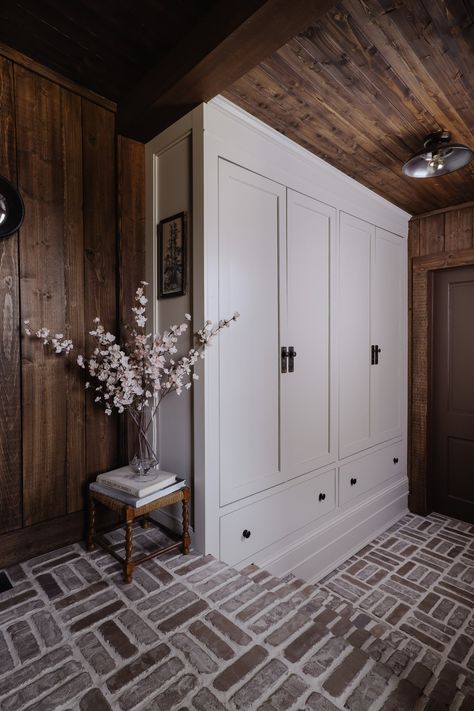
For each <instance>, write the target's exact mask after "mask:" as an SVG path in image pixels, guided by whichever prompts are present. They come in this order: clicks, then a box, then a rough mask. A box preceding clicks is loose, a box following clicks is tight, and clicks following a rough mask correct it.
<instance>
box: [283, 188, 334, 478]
mask: <svg viewBox="0 0 474 711" xmlns="http://www.w3.org/2000/svg"><path fill="white" fill-rule="evenodd" d="M287 210H288V216H287V279H286V283H287V301H286V308H287V312H286V317H287V318H286V319H285V318H282V344H283V345H286V346H287V347H289V346H293V347H294V349H295V350H296V353H297V355H296V358H295V359H294V372H288V373H286V374H282V377H281V389H282V410H281V422H282V432H283V439H282V445H283V452H282V455H283V470H284V473H285V474H286V476H287V477H293V476H297V475H299V474H303V473H306V472H310V471H313V470H314V469H317V468H318V467H321V466H324V465H325V464H328V463H330V462H332V461H334V460H335V456H336V454H335V448H336V446H337V445H336V442H335V441H334V440H335V422H334V415H335V403H336V397H335V396H336V393H335V380H334V377H333V372H334V368H333V360H332V359H331V350H333V345H334V343H333V340H334V339H333V338H332V334H331V329H332V323H333V321H334V319H333V303H334V299H331V291H332V290H333V279H332V278H331V275H332V274H333V272H334V270H333V268H332V267H333V262H334V256H335V254H334V242H335V239H334V237H335V212H336V211H335V210H334V209H333V208H331V207H328V206H327V205H325V204H323V203H320V202H318V201H317V200H314V199H312V198H309V197H307V196H305V195H301V194H300V193H297V192H294V191H292V190H288V198H287ZM282 311H283V310H282ZM284 315H285V314H284V313H282V317H284ZM285 322H286V327H285Z"/></svg>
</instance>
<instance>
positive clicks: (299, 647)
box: [0, 514, 474, 711]
mask: <svg viewBox="0 0 474 711" xmlns="http://www.w3.org/2000/svg"><path fill="white" fill-rule="evenodd" d="M157 540H160V541H161V542H164V541H165V540H166V539H165V537H164V534H163V533H161V532H159V531H157V530H156V529H150V530H148V531H142V530H141V529H137V535H136V541H135V543H136V553H138V552H139V551H141V552H142V553H145V552H148V551H150V550H151V549H152V548H153V547H154V546H155V545H156V541H157ZM111 541H112V542H113V543H114V545H115V544H116V546H117V549H118V548H119V547H120V546H123V543H122V539H121V537H120V535H117V534H114V535H113V537H112V538H111ZM8 573H9V577H10V579H11V581H12V583H13V589H12V590H9V591H6V592H5V593H2V594H1V595H0V708H2V709H5V711H19V709H22V711H54V709H58V710H59V709H62V710H65V711H72V710H73V709H74V711H110V710H111V709H113V710H114V711H129V709H130V711H134V709H135V708H136V709H137V711H142V710H143V709H148V708H150V709H154V708H156V709H160V711H172V710H173V709H175V710H176V711H178V710H179V711H187V710H188V711H191V710H193V711H237V710H242V709H245V711H287V710H288V711H300V710H303V709H304V710H305V711H312V710H313V709H314V711H334V710H335V709H338V711H343V710H344V711H372V709H373V711H404V710H406V711H409V710H411V709H414V708H415V707H416V708H417V709H418V708H419V709H426V710H428V711H436V709H441V708H445V709H446V708H448V707H449V706H450V705H451V704H452V703H453V701H454V700H455V704H454V707H453V708H456V709H460V710H461V711H470V710H471V708H474V704H473V697H474V527H473V526H470V525H469V524H465V523H462V522H460V521H454V520H452V519H449V518H446V517H444V516H439V515H437V514H432V515H430V516H428V517H426V518H421V517H418V516H414V515H411V514H409V515H407V516H406V517H404V519H402V520H401V521H400V522H398V523H397V524H395V525H394V526H392V527H391V529H390V530H389V531H387V532H385V533H384V534H382V535H381V536H380V537H379V538H378V539H377V540H375V541H372V542H371V543H370V544H369V545H367V546H365V547H364V548H363V549H362V550H360V551H358V552H357V553H356V554H355V555H353V556H352V557H351V558H350V559H349V560H348V561H346V562H345V563H343V564H342V565H340V566H339V568H337V569H336V570H334V571H333V572H332V573H330V574H329V575H326V577H325V578H324V580H322V581H321V582H320V583H319V584H316V585H312V584H307V583H305V582H304V581H301V580H297V579H292V577H291V576H287V578H285V579H284V580H279V579H278V578H275V577H273V576H272V575H271V574H270V573H269V572H268V571H264V570H260V569H259V568H258V567H257V566H255V565H249V566H247V568H245V569H244V570H242V571H240V572H239V571H237V570H235V569H233V568H230V567H229V566H226V565H225V564H224V563H222V562H219V561H216V560H214V559H213V558H212V557H210V556H206V557H203V556H200V555H199V554H196V553H192V554H191V555H190V556H189V557H188V558H187V559H186V558H183V557H182V556H181V555H180V554H179V553H176V552H174V553H171V554H166V555H165V556H163V557H162V558H161V559H159V561H149V563H147V564H146V565H144V566H143V567H142V568H140V569H139V570H137V571H136V574H135V577H134V581H133V583H132V584H130V585H125V584H124V583H123V581H122V578H121V575H120V570H119V568H118V567H117V565H116V563H115V562H114V561H113V560H112V559H111V558H110V556H108V555H107V554H106V553H105V552H103V551H99V550H98V551H95V552H94V553H93V554H90V555H89V554H87V553H86V552H85V550H84V549H83V548H82V547H81V546H79V545H74V546H67V547H66V548H64V549H62V550H59V551H53V552H52V553H48V554H45V555H43V556H39V557H38V558H36V559H34V560H31V561H28V562H26V563H23V564H21V565H17V566H15V567H14V568H13V569H11V570H10V571H8Z"/></svg>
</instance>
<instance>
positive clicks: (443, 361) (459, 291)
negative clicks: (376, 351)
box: [428, 267, 474, 522]
mask: <svg viewBox="0 0 474 711" xmlns="http://www.w3.org/2000/svg"><path fill="white" fill-rule="evenodd" d="M473 315H474V267H458V268H454V269H443V270H439V271H436V272H434V276H433V309H432V334H433V345H432V388H431V432H430V440H431V472H430V474H431V476H430V478H429V484H428V486H429V493H431V505H432V506H433V508H434V509H435V510H436V511H439V512H441V513H445V514H448V515H451V516H455V517H456V518H460V519H463V520H466V521H470V522H474V316H473Z"/></svg>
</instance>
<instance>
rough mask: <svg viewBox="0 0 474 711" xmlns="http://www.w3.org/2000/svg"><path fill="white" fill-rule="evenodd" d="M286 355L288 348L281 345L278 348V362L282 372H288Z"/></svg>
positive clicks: (287, 354)
mask: <svg viewBox="0 0 474 711" xmlns="http://www.w3.org/2000/svg"><path fill="white" fill-rule="evenodd" d="M288 356H289V353H288V348H287V347H286V346H282V347H281V350H280V363H281V372H282V373H287V372H288Z"/></svg>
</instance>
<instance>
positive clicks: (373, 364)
mask: <svg viewBox="0 0 474 711" xmlns="http://www.w3.org/2000/svg"><path fill="white" fill-rule="evenodd" d="M404 255H405V245H404V243H403V241H402V240H401V239H400V237H398V236H397V235H394V234H391V233H390V232H388V231H386V230H383V229H379V228H377V227H375V226H374V225H371V224H370V223H368V222H366V221H364V220H361V219H358V218H356V217H353V216H352V215H348V214H346V213H344V212H341V214H340V234H339V264H340V280H339V283H340V288H339V307H340V328H339V333H340V340H339V363H340V395H339V403H340V416H339V454H340V456H341V457H346V456H348V455H350V454H354V453H356V452H360V451H361V450H363V449H367V448H368V447H371V446H373V445H376V444H379V443H381V442H385V441H387V440H390V439H393V438H395V437H400V436H401V434H402V424H403V423H402V403H403V400H404V387H405V385H404V383H403V380H402V364H403V359H404V358H405V357H406V354H405V353H404V339H403V338H402V324H403V321H404V313H403V308H404V298H403V297H404V291H403V290H404V288H406V284H405V282H404V278H403V275H404V270H403V266H404V265H403V260H404Z"/></svg>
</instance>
